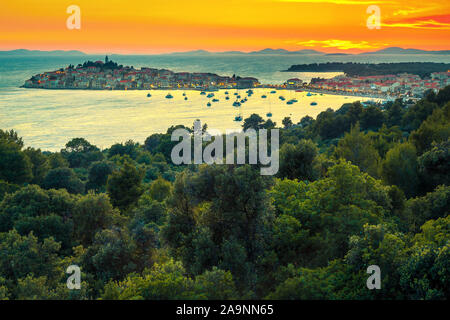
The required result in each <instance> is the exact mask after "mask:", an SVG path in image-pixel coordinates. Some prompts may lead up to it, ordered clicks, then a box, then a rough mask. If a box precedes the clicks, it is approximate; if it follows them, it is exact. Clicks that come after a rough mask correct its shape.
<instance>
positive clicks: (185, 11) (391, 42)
mask: <svg viewBox="0 0 450 320" xmlns="http://www.w3.org/2000/svg"><path fill="white" fill-rule="evenodd" d="M373 4H374V5H378V6H379V7H380V9H381V28H380V29H379V30H370V29H368V28H367V26H366V21H367V18H368V17H369V14H367V13H366V9H367V7H368V6H369V5H373ZM69 5H78V6H79V7H80V9H81V29H80V30H69V29H67V28H66V20H67V18H68V16H69V14H67V13H66V9H67V7H68V6H69ZM449 39H450V1H448V0H441V1H435V0H427V1H423V0H421V1H418V0H408V1H395V0H386V1H383V0H378V1H377V0H374V1H368V0H367V1H366V0H361V1H358V0H227V1H217V0H146V1H140V0H127V1H124V0H120V1H119V0H108V1H104V0H95V1H94V0H89V1H87V0H71V1H65V0H39V1H36V0H17V1H2V3H1V4H0V50H11V49H17V48H26V49H38V50H57V49H62V50H82V51H84V52H88V53H104V52H114V53H162V52H173V51H187V50H197V49H204V50H209V51H229V50H240V51H252V50H260V49H264V48H284V49H288V50H300V49H316V50H321V51H325V52H361V51H373V50H377V49H381V48H384V47H388V46H398V47H405V48H406V47H407V48H418V49H426V50H449V49H450V43H449Z"/></svg>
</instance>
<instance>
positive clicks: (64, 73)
mask: <svg viewBox="0 0 450 320" xmlns="http://www.w3.org/2000/svg"><path fill="white" fill-rule="evenodd" d="M408 69H409V70H412V71H413V72H415V73H410V72H407V70H408ZM358 70H359V71H360V73H361V74H358ZM389 70H390V71H391V73H389V72H388V71H389ZM286 71H296V72H324V71H328V72H330V71H341V72H342V74H340V75H337V76H335V77H333V78H331V79H323V78H320V77H319V78H312V79H311V81H310V82H304V81H303V80H301V79H299V78H292V79H288V80H286V81H285V82H284V83H282V84H261V83H260V82H259V80H258V79H256V78H253V77H241V76H236V75H233V76H231V77H230V76H220V75H217V74H214V73H197V72H194V73H190V72H174V71H171V70H167V69H156V68H147V67H142V68H140V69H135V68H134V67H132V66H123V65H119V64H117V63H116V62H113V61H111V60H110V59H109V58H108V56H106V57H105V61H87V62H84V63H83V64H78V65H77V66H74V65H69V66H67V67H66V68H61V69H58V70H55V71H50V72H43V73H40V74H36V75H34V76H32V77H31V78H30V79H28V80H26V81H25V83H24V85H23V86H22V87H23V88H41V89H83V90H158V89H161V90H176V89H180V90H201V91H208V90H219V89H247V88H272V89H294V90H307V91H311V92H318V93H326V94H337V95H356V96H367V97H373V98H379V99H389V100H391V99H398V98H402V99H405V100H409V99H412V100H416V99H420V98H422V97H423V96H424V93H425V92H427V91H429V90H432V91H434V92H437V91H439V90H440V89H442V88H444V87H445V86H447V85H449V84H450V64H444V63H436V64H434V63H389V64H378V65H377V64H355V63H346V64H343V63H326V64H311V65H295V66H292V67H290V68H289V69H288V70H286Z"/></svg>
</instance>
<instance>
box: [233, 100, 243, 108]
mask: <svg viewBox="0 0 450 320" xmlns="http://www.w3.org/2000/svg"><path fill="white" fill-rule="evenodd" d="M240 106H241V103H240V102H239V101H235V102H233V107H240Z"/></svg>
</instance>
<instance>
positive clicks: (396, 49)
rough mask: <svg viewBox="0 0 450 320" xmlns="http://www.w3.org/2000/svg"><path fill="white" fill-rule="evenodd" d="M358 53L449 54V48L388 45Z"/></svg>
mask: <svg viewBox="0 0 450 320" xmlns="http://www.w3.org/2000/svg"><path fill="white" fill-rule="evenodd" d="M360 54H450V50H435V51H427V50H420V49H403V48H399V47H389V48H385V49H381V50H377V51H373V52H363V53H360Z"/></svg>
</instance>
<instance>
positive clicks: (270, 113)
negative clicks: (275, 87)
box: [266, 97, 272, 118]
mask: <svg viewBox="0 0 450 320" xmlns="http://www.w3.org/2000/svg"><path fill="white" fill-rule="evenodd" d="M266 116H267V118H271V117H272V99H270V97H269V112H267V113H266Z"/></svg>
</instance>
